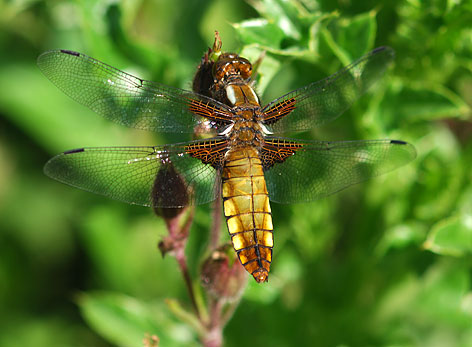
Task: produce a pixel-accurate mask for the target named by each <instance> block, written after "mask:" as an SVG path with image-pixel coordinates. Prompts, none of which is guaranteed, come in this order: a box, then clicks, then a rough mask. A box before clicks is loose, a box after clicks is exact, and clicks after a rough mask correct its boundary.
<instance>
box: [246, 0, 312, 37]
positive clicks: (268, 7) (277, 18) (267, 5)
mask: <svg viewBox="0 0 472 347" xmlns="http://www.w3.org/2000/svg"><path fill="white" fill-rule="evenodd" d="M251 3H252V5H253V6H254V8H255V9H256V10H257V11H258V12H259V13H260V14H261V15H262V16H264V17H265V18H267V19H269V20H270V21H271V22H273V23H274V24H275V25H276V26H277V27H279V28H280V29H281V30H282V31H283V34H284V36H287V37H291V38H293V39H296V40H299V39H300V38H301V35H302V34H301V30H300V26H301V23H300V18H301V17H302V16H303V15H306V13H305V11H304V8H303V7H302V6H300V5H299V4H298V3H297V2H296V1H286V0H263V1H257V2H256V1H252V2H251Z"/></svg>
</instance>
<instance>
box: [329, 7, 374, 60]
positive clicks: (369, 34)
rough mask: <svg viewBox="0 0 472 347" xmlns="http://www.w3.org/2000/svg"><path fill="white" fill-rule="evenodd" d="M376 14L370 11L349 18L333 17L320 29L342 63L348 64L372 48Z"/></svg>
mask: <svg viewBox="0 0 472 347" xmlns="http://www.w3.org/2000/svg"><path fill="white" fill-rule="evenodd" d="M376 14H377V13H376V12H375V11H370V12H368V13H363V14H360V15H358V16H355V17H353V18H350V19H347V18H337V19H333V20H332V21H331V22H330V23H329V24H328V25H327V26H326V27H325V28H324V29H323V30H321V34H322V36H323V38H324V40H325V42H326V44H327V45H328V46H329V47H330V48H331V50H332V52H333V53H334V54H335V55H336V56H337V57H338V59H339V60H340V61H341V62H342V63H343V65H348V64H350V63H351V62H352V61H353V60H354V59H356V58H358V57H360V56H362V55H363V54H365V53H366V52H368V51H370V50H371V49H372V48H373V45H374V41H375V34H376V31H377V22H376V18H375V17H376Z"/></svg>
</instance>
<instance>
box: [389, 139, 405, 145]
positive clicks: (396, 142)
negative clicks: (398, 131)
mask: <svg viewBox="0 0 472 347" xmlns="http://www.w3.org/2000/svg"><path fill="white" fill-rule="evenodd" d="M390 143H394V144H396V145H406V144H407V143H406V142H405V141H400V140H391V141H390Z"/></svg>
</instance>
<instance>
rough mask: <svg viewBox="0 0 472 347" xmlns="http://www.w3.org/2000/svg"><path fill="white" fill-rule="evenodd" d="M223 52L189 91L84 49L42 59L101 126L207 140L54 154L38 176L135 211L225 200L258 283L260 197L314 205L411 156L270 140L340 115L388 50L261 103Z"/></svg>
mask: <svg viewBox="0 0 472 347" xmlns="http://www.w3.org/2000/svg"><path fill="white" fill-rule="evenodd" d="M215 47H216V46H215ZM220 47H221V45H220V46H219V47H217V48H216V49H215V48H214V50H209V52H208V53H207V54H206V55H205V56H204V59H202V63H201V64H200V66H199V69H198V71H197V74H196V76H195V79H194V84H193V85H194V88H193V89H194V91H193V92H191V91H187V90H182V89H178V88H172V87H167V86H164V85H161V84H158V83H156V82H151V81H146V80H143V79H140V78H137V77H134V76H132V75H130V74H128V73H126V72H123V71H120V70H117V69H115V68H113V67H111V66H109V65H107V64H104V63H102V62H100V61H98V60H95V59H93V58H90V57H88V56H86V55H84V54H81V53H77V52H73V51H68V50H55V51H49V52H45V53H43V54H42V55H41V56H40V57H39V58H38V64H39V67H40V69H41V70H42V72H43V73H44V74H45V75H46V76H47V77H48V78H49V79H50V80H51V81H52V82H53V83H54V84H55V85H56V86H57V87H58V88H59V89H61V90H62V91H63V92H64V93H66V94H67V95H69V96H70V97H72V98H73V99H74V100H76V101H78V102H79V103H81V104H83V105H85V106H88V107H89V108H90V109H92V110H93V111H95V112H97V113H98V114H100V115H102V116H103V117H105V118H107V119H110V120H112V121H115V122H117V123H120V124H123V125H126V126H129V127H133V128H138V129H146V130H153V131H157V132H173V133H194V134H197V133H198V134H204V135H208V134H210V135H211V138H206V139H199V140H195V141H191V142H185V143H176V144H169V145H163V146H149V147H100V148H79V149H73V150H69V151H66V152H64V153H62V154H59V155H58V156H56V157H54V158H52V159H51V160H50V161H49V162H48V163H47V164H46V166H45V169H44V170H45V173H46V174H47V175H48V176H50V177H52V178H54V179H57V180H58V181H61V182H64V183H67V184H70V185H72V186H75V187H78V188H81V189H85V190H88V191H91V192H94V193H98V194H102V195H106V196H109V197H111V198H114V199H117V200H121V201H124V202H127V203H130V204H138V205H144V206H153V207H162V208H176V207H184V206H186V205H189V204H204V203H208V202H210V201H212V200H214V199H215V198H216V197H217V196H218V194H222V197H223V206H224V214H225V217H226V222H227V226H228V230H229V234H230V236H231V240H232V242H233V246H234V249H235V251H236V253H237V255H238V258H239V260H240V261H241V264H242V265H243V266H244V267H245V268H246V270H247V271H248V272H249V273H250V274H252V275H253V276H254V278H255V280H256V281H257V282H265V281H267V279H268V275H269V270H270V264H271V261H272V248H273V245H274V242H273V226H272V215H271V209H270V205H269V200H270V201H274V202H279V203H296V202H308V201H312V200H315V199H318V198H320V197H323V196H326V195H329V194H332V193H335V192H337V191H339V190H341V189H344V188H346V187H348V186H350V185H353V184H355V183H359V182H362V181H364V180H366V179H368V178H370V177H373V176H377V175H380V174H383V173H385V172H388V171H390V170H393V169H395V168H397V167H400V166H402V165H404V164H406V163H408V162H409V161H411V160H412V159H414V158H415V155H416V152H415V149H414V147H413V146H412V145H410V144H408V143H406V142H404V141H399V140H372V141H342V142H327V141H305V140H294V139H290V138H284V137H276V136H274V135H280V134H283V133H285V132H293V131H305V130H309V129H312V128H313V127H316V126H318V125H320V124H322V123H325V122H328V121H331V120H333V119H335V118H336V117H338V116H339V115H340V114H342V113H343V112H344V111H345V110H346V109H347V108H348V107H349V106H350V105H351V104H352V103H353V102H354V101H355V100H356V99H357V98H359V96H361V95H362V94H364V92H365V91H366V90H367V89H368V88H369V87H370V86H371V85H372V84H373V83H374V81H376V80H377V79H378V78H379V77H381V76H382V75H383V73H384V72H385V70H386V69H387V67H388V65H389V64H390V63H391V61H392V60H393V56H394V52H393V50H392V49H391V48H388V47H380V48H377V49H375V50H373V51H372V52H370V53H368V54H366V55H365V56H363V57H361V58H360V59H359V60H357V61H355V62H354V63H352V64H351V65H349V66H347V67H345V68H343V69H342V70H340V71H338V72H337V73H335V74H334V75H331V76H329V77H327V78H325V79H324V80H321V81H318V82H314V83H312V84H309V85H307V86H305V87H302V88H300V89H297V90H294V91H292V92H290V93H288V94H286V95H284V96H281V97H280V98H278V99H276V100H274V101H272V102H270V103H268V104H266V105H265V106H261V104H260V101H259V97H258V96H257V94H256V93H255V91H254V89H253V87H252V85H253V83H252V82H251V74H252V65H251V63H250V62H249V61H248V60H247V59H245V58H242V57H240V56H238V55H237V54H233V53H221V52H220V50H219V48H220Z"/></svg>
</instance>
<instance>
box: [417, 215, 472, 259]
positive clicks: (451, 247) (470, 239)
mask: <svg viewBox="0 0 472 347" xmlns="http://www.w3.org/2000/svg"><path fill="white" fill-rule="evenodd" d="M424 248H426V249H428V250H430V251H432V252H434V253H437V254H441V255H452V256H464V255H466V254H470V253H471V252H472V214H466V213H464V214H460V215H454V216H452V217H449V218H447V219H443V220H441V221H439V222H437V223H436V224H435V225H434V226H433V227H432V229H431V232H430V233H429V235H428V238H427V240H426V242H425V243H424Z"/></svg>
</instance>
